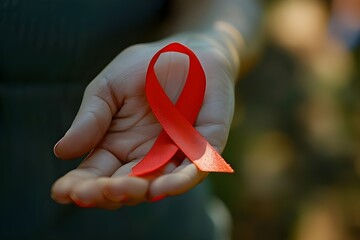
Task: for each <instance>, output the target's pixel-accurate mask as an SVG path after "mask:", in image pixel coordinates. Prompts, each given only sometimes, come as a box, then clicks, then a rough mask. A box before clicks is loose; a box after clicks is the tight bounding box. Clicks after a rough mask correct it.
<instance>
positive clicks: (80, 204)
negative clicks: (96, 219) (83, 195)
mask: <svg viewBox="0 0 360 240" xmlns="http://www.w3.org/2000/svg"><path fill="white" fill-rule="evenodd" d="M70 198H71V200H72V201H73V202H74V203H75V204H76V205H77V206H78V207H81V208H91V207H95V203H86V202H84V201H81V200H80V199H79V198H77V197H76V196H75V195H71V196H70Z"/></svg>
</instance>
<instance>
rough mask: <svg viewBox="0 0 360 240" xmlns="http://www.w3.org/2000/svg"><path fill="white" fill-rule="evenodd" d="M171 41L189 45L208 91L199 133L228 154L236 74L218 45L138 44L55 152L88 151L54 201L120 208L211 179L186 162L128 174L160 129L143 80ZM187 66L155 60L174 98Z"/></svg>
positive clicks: (94, 87) (109, 71)
mask: <svg viewBox="0 0 360 240" xmlns="http://www.w3.org/2000/svg"><path fill="white" fill-rule="evenodd" d="M171 41H179V42H182V43H184V44H186V45H187V46H188V47H190V48H191V49H192V50H193V51H194V52H195V54H196V55H197V56H198V58H199V60H200V62H201V63H202V65H203V68H204V71H205V73H206V76H207V88H206V93H205V98H204V103H203V106H202V108H201V110H200V113H199V115H198V118H197V120H196V123H195V128H196V129H197V130H198V131H199V132H200V133H201V134H202V135H203V136H204V137H205V138H206V139H207V140H208V141H209V143H210V144H211V145H212V146H213V147H214V148H215V149H217V150H218V151H219V152H221V151H222V150H223V148H224V146H225V143H226V140H227V136H228V131H229V127H230V123H231V119H232V114H233V105H234V96H233V85H234V83H233V82H234V80H233V78H234V74H233V72H232V69H231V65H230V63H229V60H228V58H227V57H226V55H225V54H224V51H222V50H223V49H221V48H220V46H219V45H218V44H217V43H216V42H215V41H210V40H209V39H207V38H201V37H198V36H191V35H186V36H182V37H178V38H175V39H167V40H163V41H161V42H156V43H151V44H142V45H135V46H132V47H130V48H128V49H126V50H124V51H123V52H122V53H120V54H119V55H118V56H117V57H116V58H115V59H114V60H113V61H112V62H111V63H110V64H109V65H108V66H107V67H106V68H105V69H104V70H103V71H102V72H101V73H100V74H99V75H98V76H97V77H96V78H95V79H94V80H93V81H92V82H91V83H90V84H89V85H88V87H87V88H86V90H85V93H84V97H83V101H82V104H81V106H80V109H79V112H78V114H77V116H76V118H75V120H74V122H73V124H72V126H71V127H70V129H69V130H68V131H67V132H66V134H65V136H64V137H63V138H62V139H61V140H60V141H59V142H58V143H57V144H56V146H55V147H54V152H55V154H56V155H57V156H58V157H59V158H62V159H71V158H75V157H79V156H82V155H84V154H86V153H88V152H90V153H89V154H88V156H87V157H86V158H85V159H84V160H83V161H82V163H81V164H80V165H79V166H78V168H76V169H74V170H72V171H70V172H69V173H67V174H66V175H65V176H63V177H62V178H60V179H58V180H57V182H56V183H55V184H54V185H53V188H52V197H53V199H54V200H55V201H57V202H59V203H64V204H65V203H71V202H75V203H76V204H78V205H80V206H83V207H100V208H105V209H116V208H119V207H121V206H122V205H134V204H138V203H140V202H143V201H147V200H151V199H157V198H159V197H160V196H170V195H177V194H181V193H184V192H186V191H188V190H189V189H191V188H192V187H194V186H196V185H197V184H198V183H199V182H201V181H202V180H203V179H204V178H205V177H206V176H207V173H205V172H201V171H199V170H198V169H197V168H196V166H195V165H194V164H192V163H191V162H190V161H189V160H186V159H185V160H184V161H183V162H182V163H181V164H180V165H179V164H178V163H177V161H175V160H173V161H172V162H170V163H169V164H168V165H167V166H165V167H164V169H162V170H161V171H159V172H158V173H156V174H154V175H152V176H149V177H146V178H144V177H141V178H140V177H133V176H129V175H128V174H129V173H130V172H131V168H132V167H133V166H135V165H136V164H137V163H138V162H139V161H140V160H141V159H142V158H143V157H144V156H145V155H146V153H147V152H148V151H149V149H150V148H151V146H152V144H153V143H154V141H155V139H156V137H157V136H158V135H159V133H160V131H161V126H160V124H159V123H158V122H157V120H156V118H155V117H154V115H153V114H152V112H151V109H150V107H149V105H148V103H147V100H146V96H145V91H144V85H145V75H146V70H147V67H148V63H149V61H150V59H151V57H152V56H153V55H154V54H155V53H156V52H157V51H158V50H159V49H160V48H162V47H163V46H165V45H166V44H168V43H170V42H171ZM187 63H188V60H187V56H186V55H183V54H180V53H165V54H162V55H161V57H160V58H159V59H158V61H157V63H156V66H155V71H156V73H157V76H158V79H159V81H160V83H161V84H162V86H163V87H164V90H165V92H166V93H167V95H168V96H169V97H170V98H171V99H172V100H173V101H174V100H175V99H176V98H177V97H178V96H179V94H180V93H181V88H182V86H183V84H184V82H185V80H186V74H187Z"/></svg>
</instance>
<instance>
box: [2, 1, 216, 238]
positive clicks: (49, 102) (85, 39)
mask: <svg viewBox="0 0 360 240" xmlns="http://www.w3.org/2000/svg"><path fill="white" fill-rule="evenodd" d="M166 5H167V3H166V1H163V0H152V1H149V0H132V1H121V0H103V1H100V0H32V1H29V0H0V34H1V36H0V191H1V197H0V217H1V218H0V239H206V240H209V239H212V235H213V231H214V230H213V226H212V223H211V221H210V220H209V218H208V217H207V215H206V212H205V207H204V206H205V202H206V199H207V196H208V195H207V191H206V188H205V186H204V185H200V186H198V187H197V188H195V189H194V190H192V191H190V192H189V193H187V194H184V195H182V196H179V197H172V198H168V199H165V200H163V201H161V202H158V203H151V204H148V203H144V204H141V205H139V206H137V207H124V208H121V209H119V210H117V211H105V210H99V209H80V208H78V207H75V206H73V205H67V206H63V205H59V204H57V203H55V202H53V201H52V200H51V199H50V197H49V194H50V187H51V185H52V183H53V182H54V181H55V180H56V179H57V178H58V177H60V176H62V175H63V174H65V173H66V172H67V171H69V170H70V169H73V168H74V167H76V166H77V164H78V163H79V160H77V161H66V162H64V161H60V160H58V159H56V158H55V156H54V155H53V152H52V148H53V145H54V144H55V142H56V141H57V140H58V139H59V138H60V137H61V136H62V135H63V134H64V133H65V131H66V130H67V129H68V127H69V126H70V124H71V122H72V120H73V118H74V116H75V114H76V112H77V109H78V107H79V105H80V102H81V98H82V94H83V91H84V88H85V86H86V85H87V83H88V82H90V81H91V80H92V79H93V78H94V77H95V76H96V74H97V73H98V72H100V70H101V69H102V68H103V67H104V66H105V65H106V64H107V63H109V62H110V61H111V59H112V58H113V57H115V56H116V55H117V54H118V53H119V52H120V51H121V50H122V49H124V48H125V47H126V46H129V45H131V44H134V43H138V42H142V41H148V40H151V37H152V36H153V35H151V33H152V32H153V31H155V30H156V26H157V25H158V24H159V23H160V22H161V21H162V18H163V15H164V10H165V8H166ZM149 36H150V37H149Z"/></svg>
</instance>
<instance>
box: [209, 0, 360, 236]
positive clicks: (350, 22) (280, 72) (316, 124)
mask: <svg viewBox="0 0 360 240" xmlns="http://www.w3.org/2000/svg"><path fill="white" fill-rule="evenodd" d="M263 27H264V31H263V32H264V36H263V37H262V38H263V39H262V48H261V50H260V52H259V54H257V56H258V57H257V59H256V64H255V65H254V67H252V68H251V69H250V70H249V71H245V73H243V76H242V78H241V80H240V81H239V83H238V84H237V88H236V95H237V102H236V111H235V116H234V121H233V126H232V131H231V133H230V138H229V141H228V144H227V147H226V149H225V152H224V154H223V155H224V157H225V159H227V160H228V161H230V162H231V163H232V165H233V166H234V167H235V169H236V174H233V175H224V174H212V175H211V180H212V182H213V185H214V188H215V191H216V193H217V194H218V195H219V196H220V197H221V198H222V199H223V200H224V202H225V203H226V205H227V206H228V207H229V208H230V211H231V214H232V217H233V224H234V226H233V229H234V230H233V239H236V240H237V239H246V240H253V239H261V240H262V239H267V240H269V239H295V240H352V239H360V82H359V81H360V1H359V0H333V1H324V0H281V1H266V2H265V17H264V21H263ZM246 68H247V67H246V66H244V69H246Z"/></svg>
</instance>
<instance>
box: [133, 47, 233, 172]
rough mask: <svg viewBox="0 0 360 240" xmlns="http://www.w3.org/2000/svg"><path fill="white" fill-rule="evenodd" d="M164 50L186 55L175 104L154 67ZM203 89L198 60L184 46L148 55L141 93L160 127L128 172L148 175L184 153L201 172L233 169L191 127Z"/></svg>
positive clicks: (182, 156) (202, 74) (201, 70)
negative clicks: (185, 68)
mask: <svg viewBox="0 0 360 240" xmlns="http://www.w3.org/2000/svg"><path fill="white" fill-rule="evenodd" d="M165 52H179V53H183V54H186V55H188V57H189V70H188V75H187V79H186V82H185V84H184V87H183V90H182V92H181V94H180V96H179V98H178V100H177V102H176V103H175V105H174V104H173V103H172V102H171V100H170V99H169V97H168V96H167V95H166V93H165V91H164V90H163V88H162V86H161V85H160V83H159V81H158V79H157V77H156V74H155V70H154V66H155V63H156V61H157V59H158V58H159V57H160V55H161V54H162V53H165ZM205 88H206V77H205V72H204V70H203V68H202V66H201V63H200V61H199V60H198V58H197V57H196V55H195V54H194V53H193V52H192V51H191V50H190V49H189V48H187V47H185V46H184V45H182V44H180V43H176V42H174V43H171V44H169V45H167V46H165V47H164V48H162V49H160V50H159V51H158V52H157V53H156V54H155V55H154V56H153V57H152V59H151V61H150V63H149V66H148V69H147V74H146V84H145V92H146V97H147V100H148V103H149V105H150V108H151V110H152V111H153V113H154V115H155V116H156V118H157V119H158V121H159V123H160V124H161V125H162V127H163V130H162V131H161V132H160V135H159V136H158V138H157V139H156V141H155V143H154V145H153V146H152V148H151V149H150V151H149V152H148V153H147V155H146V156H145V157H144V159H142V160H141V161H140V162H139V163H138V164H137V165H136V166H134V167H133V168H132V175H134V176H142V175H146V174H150V173H152V172H155V171H157V170H159V169H161V168H162V167H164V166H165V165H166V163H168V162H169V161H170V160H171V159H172V158H174V157H177V158H182V159H183V158H185V156H186V157H187V158H188V159H190V161H192V162H193V163H194V164H195V165H196V166H197V168H198V169H199V170H201V171H205V172H228V173H230V172H233V169H232V168H231V167H230V165H228V164H227V163H226V161H225V160H224V159H223V158H222V157H221V156H220V154H219V153H217V152H216V150H215V149H214V148H213V147H212V146H211V145H210V144H209V143H208V141H207V140H206V139H205V138H204V137H202V136H201V134H200V133H199V132H198V131H197V130H196V129H195V128H194V127H193V124H194V122H195V120H196V118H197V115H198V113H199V111H200V108H201V106H202V103H203V99H204V94H205Z"/></svg>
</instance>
